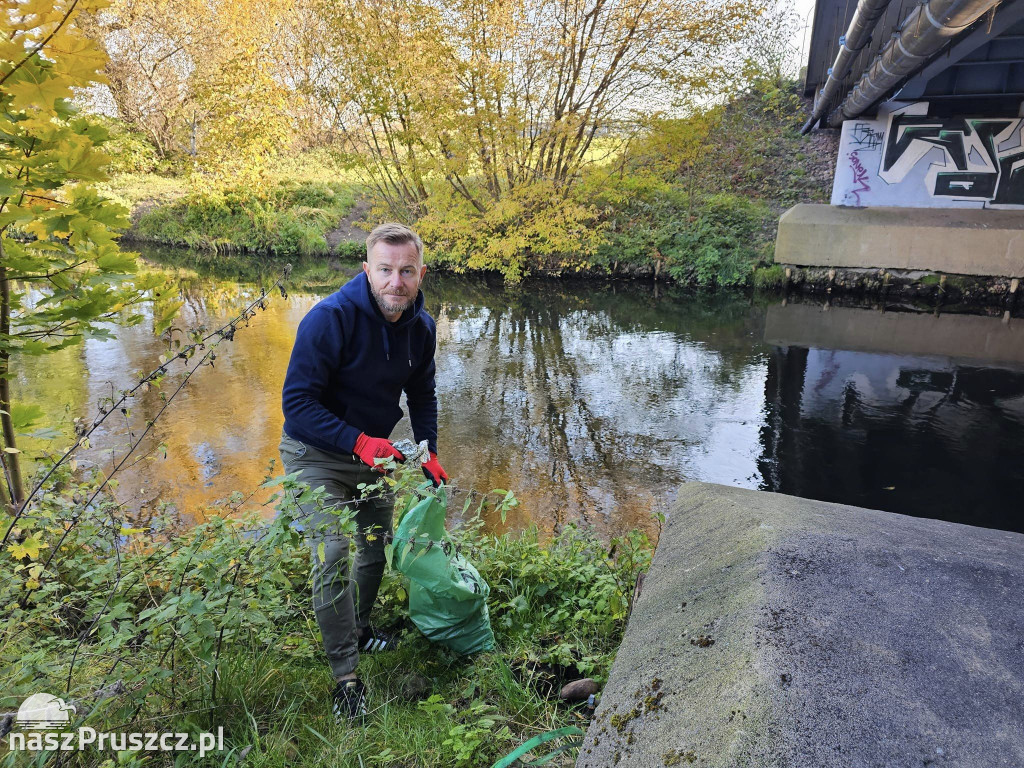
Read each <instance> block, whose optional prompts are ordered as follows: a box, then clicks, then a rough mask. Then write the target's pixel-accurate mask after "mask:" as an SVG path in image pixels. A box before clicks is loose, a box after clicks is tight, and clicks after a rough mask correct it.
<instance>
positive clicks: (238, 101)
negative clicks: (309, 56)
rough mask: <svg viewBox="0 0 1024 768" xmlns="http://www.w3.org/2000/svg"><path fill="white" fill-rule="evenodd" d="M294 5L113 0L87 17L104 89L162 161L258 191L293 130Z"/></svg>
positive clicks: (248, 0) (266, 0) (267, 0)
mask: <svg viewBox="0 0 1024 768" xmlns="http://www.w3.org/2000/svg"><path fill="white" fill-rule="evenodd" d="M292 10H293V3H292V2H291V1H290V0H231V1H230V2H229V1H228V0H215V1H214V2H205V0H203V1H200V0H174V2H169V1H168V0H113V2H111V3H110V4H109V5H108V6H106V7H104V8H102V9H101V10H99V11H98V12H95V13H92V14H89V15H88V16H86V17H84V19H83V27H84V28H85V30H86V31H87V33H88V34H89V36H90V38H91V39H93V40H94V41H96V43H98V44H99V45H100V46H101V47H102V48H103V50H104V51H105V52H106V53H107V63H106V66H105V68H104V74H105V76H106V77H105V85H104V89H103V90H105V91H106V92H107V93H108V94H109V98H110V101H111V102H112V103H113V106H114V107H115V108H116V111H117V115H118V117H120V118H121V119H122V120H123V121H124V122H125V123H127V124H128V125H130V126H132V127H133V128H135V129H136V130H139V131H141V132H143V133H145V134H146V135H147V136H148V137H149V138H150V140H151V141H152V142H153V144H154V146H156V148H157V149H158V150H159V151H160V153H161V154H163V155H167V154H171V153H179V154H186V155H188V156H190V157H191V158H194V160H195V164H196V165H195V167H196V169H197V170H198V171H200V172H201V174H202V175H203V181H204V182H213V183H215V184H216V183H219V182H226V183H232V184H250V183H252V182H253V181H254V180H255V179H258V178H259V176H260V174H261V171H262V170H264V167H265V165H266V163H267V161H268V160H269V159H270V158H272V157H274V156H276V155H277V154H278V153H279V151H280V150H281V149H283V148H285V147H287V146H288V143H289V140H290V137H291V135H292V133H293V125H292V124H293V120H292V118H291V116H290V113H291V111H292V107H293V105H292V103H291V101H292V97H293V93H294V90H295V89H294V87H293V85H292V82H293V80H294V77H293V76H292V75H290V72H289V69H290V67H291V64H292V61H293V58H294V57H293V55H292V52H291V48H292V47H293V45H292V43H291V42H290V41H291V39H292V38H293V37H294V35H293V34H288V31H289V29H290V28H291V27H293V26H294V25H295V24H296V19H295V18H293V14H292Z"/></svg>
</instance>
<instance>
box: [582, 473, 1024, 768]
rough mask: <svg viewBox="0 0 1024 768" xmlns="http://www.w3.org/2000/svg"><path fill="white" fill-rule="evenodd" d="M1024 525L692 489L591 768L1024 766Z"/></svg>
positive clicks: (643, 601) (609, 691) (640, 616)
mask: <svg viewBox="0 0 1024 768" xmlns="http://www.w3.org/2000/svg"><path fill="white" fill-rule="evenodd" d="M1022 594H1024V535H1021V534H1015V533H1007V532H1002V531H994V530H988V529H983V528H973V527H970V526H964V525H956V524H953V523H946V522H940V521H934V520H925V519H920V518H912V517H905V516H903V515H897V514H892V513H888V512H879V511H874V510H867V509H860V508H857V507H849V506H843V505H839V504H829V503H824V502H816V501H810V500H806V499H799V498H794V497H789V496H782V495H778V494H770V493H761V492H757V491H748V490H741V489H737V488H728V487H725V486H718V485H711V484H707V483H688V484H686V485H684V486H683V487H682V489H681V490H680V493H679V498H678V501H677V502H676V504H675V506H674V508H673V511H672V514H671V516H670V518H669V520H668V524H667V527H666V529H665V530H664V531H663V533H662V536H661V539H660V541H659V544H658V549H657V552H656V554H655V558H654V562H653V564H652V566H651V570H650V572H649V573H648V575H647V578H646V579H645V581H644V586H643V591H642V592H641V595H640V597H639V599H638V600H637V602H636V604H635V606H634V608H633V613H632V616H631V618H630V621H629V625H628V627H627V630H626V635H625V638H624V641H623V643H622V647H621V648H620V649H619V652H618V655H617V656H616V659H615V663H614V665H613V667H612V670H611V674H610V677H609V681H608V683H607V685H606V686H605V690H604V693H603V696H602V699H601V704H600V706H599V707H598V710H597V712H596V714H595V718H594V720H593V722H592V723H591V725H590V727H589V729H588V731H587V735H586V738H585V740H584V744H583V746H582V748H581V750H580V755H579V758H578V760H577V766H579V767H580V768H597V767H598V766H601V768H604V767H606V766H607V767H609V768H610V767H611V766H620V767H621V766H629V768H647V767H651V768H653V767H654V766H657V767H658V768H661V767H662V766H671V765H677V766H687V765H691V764H692V765H699V766H721V767H722V768H725V766H730V767H734V766H751V767H753V766H757V767H758V768H809V767H810V766H813V767H814V768H867V767H868V766H871V767H872V768H875V767H877V768H889V767H890V766H932V767H933V768H940V767H941V768H954V767H955V768H980V766H985V767H986V768H993V767H995V766H1018V767H1019V766H1024V601H1022V600H1021V595H1022Z"/></svg>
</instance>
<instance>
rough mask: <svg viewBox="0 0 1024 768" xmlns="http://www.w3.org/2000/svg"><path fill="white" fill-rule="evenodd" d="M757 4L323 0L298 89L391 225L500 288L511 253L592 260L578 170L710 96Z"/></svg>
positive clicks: (515, 258) (732, 66)
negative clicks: (319, 26) (668, 112)
mask: <svg viewBox="0 0 1024 768" xmlns="http://www.w3.org/2000/svg"><path fill="white" fill-rule="evenodd" d="M763 8H764V6H763V4H761V3H758V2H754V3H747V2H737V1H735V0H723V1H721V2H720V1H718V0H698V1H697V2H688V3H680V2H678V1H677V0H586V1H585V2H578V1H577V0H501V1H500V2H493V1H492V0H442V1H441V2H436V1H433V0H429V1H428V0H385V2H377V1H373V2H371V1H370V0H345V2H340V3H336V2H326V0H324V2H323V3H322V5H321V14H322V16H323V18H324V19H326V20H327V21H326V23H327V25H328V27H329V30H330V33H329V34H324V35H322V36H320V37H318V38H317V39H316V40H315V41H313V42H314V44H315V45H316V57H317V58H318V60H321V61H324V62H329V66H325V67H323V69H322V71H320V72H319V73H318V75H317V80H316V82H315V83H314V85H315V88H316V90H317V92H318V93H319V95H320V97H321V98H322V99H323V100H324V102H325V103H326V104H329V105H330V111H331V114H332V115H333V116H334V119H335V125H336V128H337V130H338V132H339V135H340V137H341V139H342V141H343V143H344V147H345V149H346V150H347V151H348V152H349V154H350V156H351V157H353V158H354V159H355V160H356V161H357V162H358V163H359V164H360V165H361V167H362V168H363V169H364V170H365V172H366V175H367V178H368V180H369V181H370V183H372V184H373V186H374V188H375V189H376V191H377V192H378V194H379V195H380V197H381V198H382V199H383V200H385V201H386V202H387V205H388V207H389V209H390V212H391V214H392V215H398V216H401V217H404V218H406V219H417V220H418V221H419V225H420V227H421V228H422V229H423V230H424V232H425V233H426V234H428V235H434V236H435V237H434V239H435V240H438V239H439V240H440V241H442V242H443V243H444V246H445V247H446V248H447V249H449V250H452V251H457V252H462V253H463V254H464V255H465V259H466V260H467V262H468V264H469V265H470V266H478V267H485V268H499V269H502V270H503V271H504V272H505V273H506V275H510V276H512V277H516V276H518V274H520V273H521V272H522V270H523V269H524V264H523V263H522V254H524V253H533V254H540V255H542V256H543V255H545V254H557V253H563V254H564V253H568V252H572V251H577V252H580V253H582V254H584V255H585V254H586V253H587V252H588V251H590V250H592V249H593V247H594V246H595V244H596V240H595V237H594V231H593V220H594V211H593V210H592V209H590V208H589V207H588V206H587V204H586V201H583V200H580V199H578V198H577V197H576V196H575V195H574V190H575V188H576V187H577V186H578V185H579V184H580V182H581V180H582V179H583V177H584V175H585V173H586V171H587V170H588V169H589V168H591V167H593V166H596V165H598V164H600V163H602V162H603V161H605V160H607V159H608V157H610V156H611V155H612V154H613V153H615V152H617V151H619V150H621V148H622V146H623V145H624V143H625V142H627V141H628V140H629V138H630V137H631V136H632V135H634V134H635V133H636V132H637V131H639V130H640V129H641V127H642V120H641V119H640V118H642V117H644V116H646V115H648V114H649V113H650V112H652V111H658V110H664V109H668V108H671V107H673V106H679V104H680V103H681V102H682V101H684V100H688V101H689V102H690V103H691V104H693V103H699V102H700V101H701V99H707V98H709V97H710V95H711V94H712V93H714V92H715V91H716V89H717V90H720V89H721V86H722V83H723V81H724V79H725V78H726V77H728V76H729V75H730V74H732V73H733V72H734V71H735V70H736V68H737V63H738V59H740V58H742V57H741V56H740V55H739V52H738V51H739V45H740V43H742V42H743V41H744V40H746V39H747V38H748V37H749V36H750V35H751V33H752V32H753V30H754V29H755V27H756V22H757V19H758V18H759V16H760V15H761V14H762V11H763ZM481 235H483V236H481ZM517 254H518V255H517Z"/></svg>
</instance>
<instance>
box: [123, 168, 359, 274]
mask: <svg viewBox="0 0 1024 768" xmlns="http://www.w3.org/2000/svg"><path fill="white" fill-rule="evenodd" d="M353 202H354V193H353V191H352V190H351V189H350V188H347V187H344V186H343V185H336V186H331V185H327V184H322V183H318V182H304V183H301V184H296V183H294V182H282V183H280V184H278V185H277V186H275V187H272V188H270V189H269V190H266V191H260V192H252V191H249V190H241V189H233V190H229V191H227V192H224V193H204V194H192V195H189V196H187V197H184V198H182V199H180V200H178V201H176V202H174V203H172V204H171V205H168V206H158V207H155V208H152V209H150V210H149V211H147V212H146V213H144V214H143V215H142V216H141V217H139V220H138V222H137V223H136V225H135V229H134V233H133V234H134V235H135V236H136V237H138V238H140V239H143V240H149V241H152V242H157V243H164V244H167V245H185V246H188V247H191V248H199V249H204V250H213V251H218V252H232V251H242V252H251V253H267V254H273V255H275V256H286V257H294V256H317V255H325V254H326V253H327V239H326V234H327V232H328V231H329V230H330V229H331V227H333V226H335V225H336V224H337V222H338V221H339V220H340V219H341V218H343V217H344V216H345V214H346V213H347V212H348V210H349V209H350V208H351V207H352V204H353Z"/></svg>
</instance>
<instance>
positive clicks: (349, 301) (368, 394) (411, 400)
mask: <svg viewBox="0 0 1024 768" xmlns="http://www.w3.org/2000/svg"><path fill="white" fill-rule="evenodd" d="M436 344H437V330H436V327H435V325H434V319H433V318H432V317H431V316H430V315H428V314H427V313H426V311H424V309H423V292H422V291H420V292H419V293H418V294H417V296H416V301H415V303H414V304H413V306H412V307H410V308H409V309H407V310H406V311H405V312H403V313H402V316H401V317H400V318H399V319H398V320H396V321H395V322H393V323H391V322H388V321H387V320H386V319H385V318H384V316H383V315H382V314H381V312H380V308H379V307H378V306H377V302H376V300H375V299H374V298H373V295H372V294H371V293H370V284H369V281H368V280H367V279H366V273H365V272H360V273H359V274H358V275H356V276H355V277H353V278H352V279H351V280H349V281H348V282H347V283H345V285H343V286H342V287H341V288H340V289H338V290H337V291H335V292H334V293H332V294H331V295H330V296H328V297H327V298H325V299H323V300H322V301H320V302H319V303H318V304H316V306H314V307H313V308H312V309H311V310H309V312H307V313H306V316H305V317H304V318H302V322H300V323H299V330H298V333H297V334H296V336H295V346H294V347H293V348H292V356H291V360H289V361H288V372H287V373H286V374H285V377H284V390H283V391H282V393H281V401H282V406H283V409H284V431H285V432H286V433H287V434H288V435H289V436H290V437H292V438H294V439H295V440H299V441H301V442H303V443H307V444H309V445H312V446H314V447H316V448H320V449H321V450H325V451H333V452H334V453H352V451H353V450H354V448H355V443H356V440H357V439H358V438H359V433H360V432H365V433H366V434H367V435H369V436H370V437H389V436H390V435H391V430H393V429H394V428H395V424H397V423H398V420H399V419H401V418H402V409H401V407H400V406H399V404H398V403H399V398H400V397H401V393H402V390H403V389H404V390H405V394H406V402H407V403H408V405H409V418H410V420H411V421H412V432H413V436H414V437H415V438H416V442H420V441H421V440H426V441H427V443H428V445H429V446H430V450H432V451H435V452H436V451H437V397H436V396H435V394H434V348H435V346H436Z"/></svg>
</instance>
